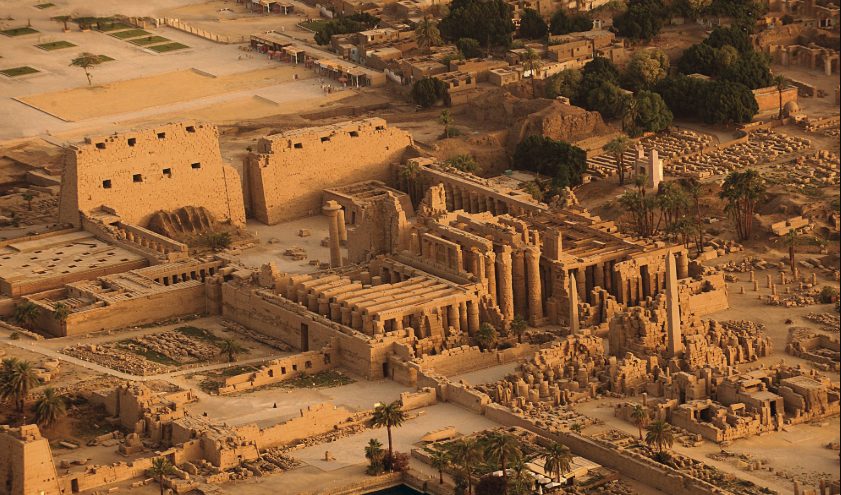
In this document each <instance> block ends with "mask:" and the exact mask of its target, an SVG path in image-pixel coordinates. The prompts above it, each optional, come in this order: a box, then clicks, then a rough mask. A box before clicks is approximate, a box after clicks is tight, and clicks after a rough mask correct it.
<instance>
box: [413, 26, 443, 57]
mask: <svg viewBox="0 0 841 495" xmlns="http://www.w3.org/2000/svg"><path fill="white" fill-rule="evenodd" d="M415 39H416V40H417V42H418V48H420V49H421V50H428V49H429V48H430V47H433V46H437V45H440V44H441V43H442V41H441V32H440V31H439V30H438V23H437V22H435V21H433V20H432V19H423V20H422V21H420V22H419V23H418V27H417V28H416V29H415Z"/></svg>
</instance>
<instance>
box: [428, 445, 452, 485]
mask: <svg viewBox="0 0 841 495" xmlns="http://www.w3.org/2000/svg"><path fill="white" fill-rule="evenodd" d="M430 461H431V465H432V469H437V470H438V483H439V484H441V485H443V484H444V470H445V469H447V468H448V467H450V464H452V460H451V459H450V453H449V452H447V451H446V450H436V451H435V452H433V453H432V456H431V457H430Z"/></svg>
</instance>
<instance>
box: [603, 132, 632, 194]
mask: <svg viewBox="0 0 841 495" xmlns="http://www.w3.org/2000/svg"><path fill="white" fill-rule="evenodd" d="M633 145H634V141H633V140H631V139H628V137H627V136H618V137H615V138H613V139H611V140H610V141H608V142H607V144H605V145H604V146H603V147H602V149H603V150H605V151H606V152H607V153H609V154H611V155H613V158H615V159H616V169H617V170H619V185H620V186H624V185H625V153H626V152H627V151H628V150H629V149H631V146H633Z"/></svg>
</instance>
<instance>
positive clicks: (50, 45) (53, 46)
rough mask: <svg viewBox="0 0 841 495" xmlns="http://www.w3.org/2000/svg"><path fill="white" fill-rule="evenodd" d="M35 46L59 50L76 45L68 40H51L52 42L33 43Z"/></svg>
mask: <svg viewBox="0 0 841 495" xmlns="http://www.w3.org/2000/svg"><path fill="white" fill-rule="evenodd" d="M35 46H37V47H38V48H41V49H43V50H48V51H52V50H61V49H62V48H72V47H74V46H76V45H74V44H73V43H71V42H69V41H53V42H52V43H41V44H40V45H35Z"/></svg>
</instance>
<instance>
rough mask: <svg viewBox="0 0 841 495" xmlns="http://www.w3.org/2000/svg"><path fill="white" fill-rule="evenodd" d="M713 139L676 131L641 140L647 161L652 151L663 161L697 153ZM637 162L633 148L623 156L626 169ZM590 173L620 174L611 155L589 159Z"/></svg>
mask: <svg viewBox="0 0 841 495" xmlns="http://www.w3.org/2000/svg"><path fill="white" fill-rule="evenodd" d="M712 141H713V138H712V136H710V135H709V134H701V133H698V132H695V131H688V130H683V131H675V132H672V133H671V134H669V135H668V136H653V137H650V138H645V139H642V140H640V142H639V144H640V145H641V146H642V148H643V152H644V154H645V157H646V159H647V158H648V155H649V154H650V153H651V150H653V149H656V150H657V155H658V156H659V157H660V158H662V159H663V161H664V162H665V161H668V160H672V159H675V158H678V157H682V156H685V155H688V154H690V153H696V152H699V151H701V150H703V149H704V148H707V147H709V146H711V145H712ZM636 160H637V152H636V150H635V149H633V148H631V149H629V150H628V151H626V152H625V154H624V155H623V156H622V163H623V164H624V165H625V168H626V169H633V165H634V163H635V162H636ZM587 169H588V172H590V173H591V174H593V175H595V176H597V177H610V176H612V175H615V174H617V173H618V166H617V163H616V158H615V157H614V156H613V155H610V154H607V153H605V154H603V155H598V156H594V157H591V158H588V159H587Z"/></svg>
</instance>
